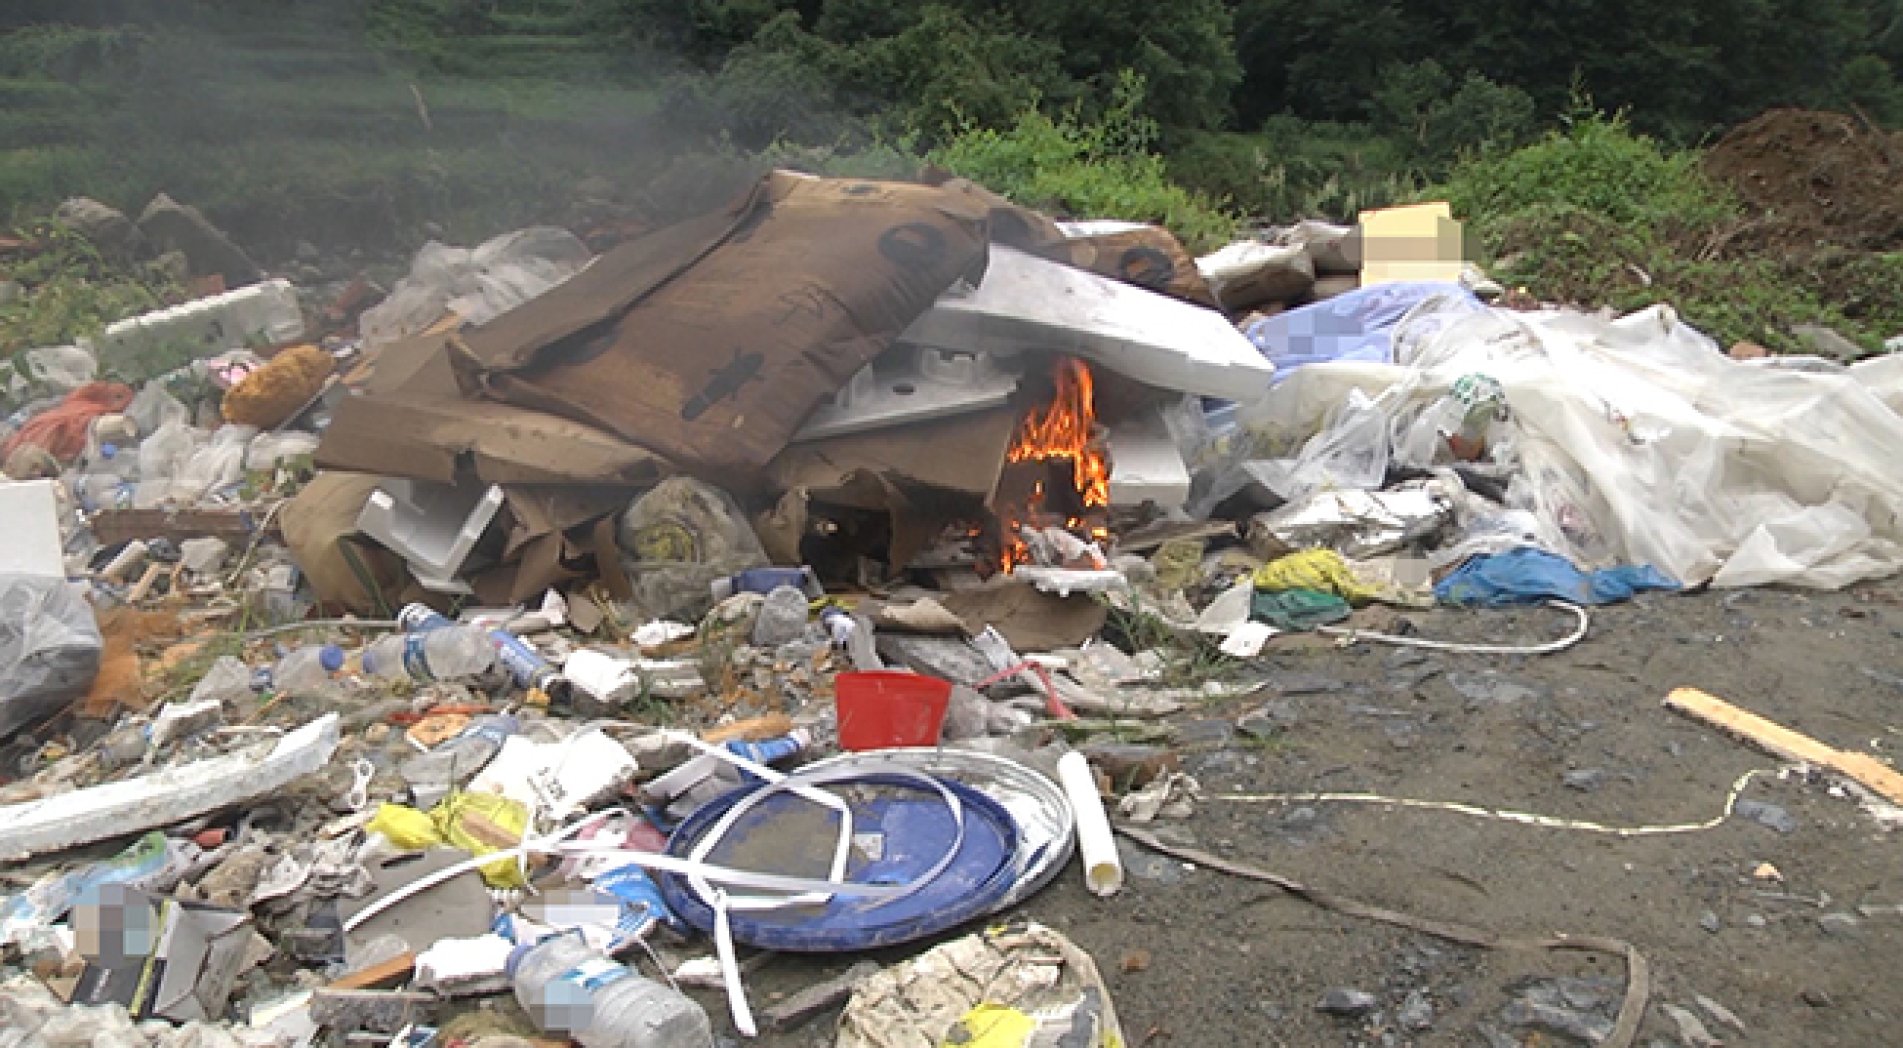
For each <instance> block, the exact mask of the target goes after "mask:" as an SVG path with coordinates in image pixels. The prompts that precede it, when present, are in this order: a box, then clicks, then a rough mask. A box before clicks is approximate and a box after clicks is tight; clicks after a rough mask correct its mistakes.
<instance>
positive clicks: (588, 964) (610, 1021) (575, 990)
mask: <svg viewBox="0 0 1903 1048" xmlns="http://www.w3.org/2000/svg"><path fill="white" fill-rule="evenodd" d="M507 971H508V974H509V981H510V982H512V983H514V984H515V999H516V1000H517V1001H518V1002H520V1003H521V1005H522V1009H523V1010H524V1011H526V1012H528V1014H529V1018H530V1019H531V1020H532V1021H533V1022H534V1023H535V1025H537V1026H538V1027H540V1028H542V1029H543V1030H545V1031H547V1032H549V1033H554V1034H561V1035H563V1036H566V1037H569V1038H571V1039H573V1040H574V1041H576V1042H577V1043H579V1044H580V1045H582V1048H712V1045H713V1043H714V1033H713V1024H712V1022H711V1021H710V1020H709V1019H708V1018H707V1012H706V1011H705V1010H704V1009H702V1008H701V1006H700V1005H698V1004H696V1003H694V1001H693V1000H691V999H689V998H688V997H686V996H684V995H682V994H681V993H680V991H678V990H675V989H673V988H672V987H669V986H666V985H664V984H662V983H658V982H655V981H654V980H652V979H649V978H646V977H645V976H643V975H641V974H640V973H639V972H637V971H635V970H634V969H632V968H629V967H627V966H626V965H624V964H621V963H620V962H619V961H615V960H613V959H611V958H609V957H607V956H606V955H604V954H602V953H600V952H599V951H597V950H595V949H594V947H591V946H589V945H588V944H587V943H585V942H583V941H582V940H581V938H580V937H579V936H575V935H556V936H553V937H551V938H547V939H543V940H542V941H541V942H538V943H532V944H525V945H522V946H518V947H516V948H515V950H514V952H512V953H511V954H510V955H509V963H508V968H507Z"/></svg>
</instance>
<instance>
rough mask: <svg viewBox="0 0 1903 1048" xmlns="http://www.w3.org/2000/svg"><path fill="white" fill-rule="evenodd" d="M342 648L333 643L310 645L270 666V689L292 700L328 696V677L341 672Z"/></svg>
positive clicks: (329, 683) (342, 661) (330, 683)
mask: <svg viewBox="0 0 1903 1048" xmlns="http://www.w3.org/2000/svg"><path fill="white" fill-rule="evenodd" d="M343 665H344V649H342V648H340V647H338V646H337V645H335V644H309V645H305V646H304V647H302V648H299V649H297V650H296V651H293V652H291V653H290V654H289V655H286V656H284V657H283V658H281V659H279V660H278V661H277V665H275V666H272V667H271V688H272V690H274V691H276V692H278V693H280V694H283V695H288V696H290V697H292V698H302V697H307V696H321V695H327V694H329V693H330V691H331V688H332V682H331V677H330V675H331V674H333V673H336V672H337V671H338V670H339V669H342V668H343Z"/></svg>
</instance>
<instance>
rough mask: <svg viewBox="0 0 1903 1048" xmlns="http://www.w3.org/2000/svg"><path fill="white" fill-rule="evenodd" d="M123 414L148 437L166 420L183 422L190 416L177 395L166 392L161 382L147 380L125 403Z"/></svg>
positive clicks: (189, 418)
mask: <svg viewBox="0 0 1903 1048" xmlns="http://www.w3.org/2000/svg"><path fill="white" fill-rule="evenodd" d="M125 415H126V417H127V418H129V419H131V420H132V422H133V424H134V425H136V426H138V427H139V432H140V434H142V435H144V436H148V437H149V436H151V435H152V434H153V433H155V432H157V431H158V429H159V427H161V426H163V425H165V424H166V423H167V422H178V423H185V422H189V421H191V417H192V413H191V412H190V411H189V410H187V409H186V407H185V405H184V404H183V403H181V402H180V401H179V399H178V398H177V397H175V396H173V395H172V394H170V393H168V392H166V390H165V383H163V382H147V383H146V384H145V385H144V386H143V387H142V388H141V389H140V390H139V392H138V393H137V394H136V395H135V396H133V398H132V403H130V404H128V405H126V409H125Z"/></svg>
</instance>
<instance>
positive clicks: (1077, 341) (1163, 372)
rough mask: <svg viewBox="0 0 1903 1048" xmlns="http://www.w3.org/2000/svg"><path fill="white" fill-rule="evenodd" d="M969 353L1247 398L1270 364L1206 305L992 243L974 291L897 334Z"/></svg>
mask: <svg viewBox="0 0 1903 1048" xmlns="http://www.w3.org/2000/svg"><path fill="white" fill-rule="evenodd" d="M899 341H901V342H907V343H914V344H917V345H921V346H937V347H940V348H944V349H958V350H966V351H969V352H974V353H996V354H1013V353H1021V352H1025V351H1044V352H1050V353H1067V354H1070V355H1072V356H1077V357H1082V358H1084V359H1085V360H1089V361H1091V362H1092V363H1096V364H1102V365H1103V366H1105V367H1107V368H1110V369H1111V370H1113V371H1116V372H1118V373H1120V374H1123V375H1125V376H1127V377H1129V378H1132V379H1135V380H1137V381H1138V382H1142V383H1145V384H1147V385H1150V386H1155V387H1157V388H1159V389H1167V390H1175V391H1179V392H1183V393H1194V394H1197V395H1199V396H1206V397H1224V398H1226V399H1229V400H1240V401H1249V400H1254V399H1256V398H1257V397H1258V396H1260V395H1261V394H1262V393H1263V392H1265V391H1266V390H1267V389H1268V388H1269V380H1270V379H1271V378H1273V377H1274V375H1275V366H1274V365H1273V364H1271V363H1269V361H1268V360H1267V359H1266V358H1264V357H1263V356H1262V354H1261V353H1260V352H1259V351H1257V350H1256V348H1255V346H1254V345H1253V344H1252V343H1250V342H1249V340H1248V339H1247V338H1245V337H1243V335H1242V333H1241V332H1239V331H1237V330H1236V329H1235V327H1234V325H1232V324H1230V323H1229V320H1228V318H1226V317H1224V316H1223V315H1222V314H1221V313H1218V312H1216V311H1215V310H1213V309H1205V308H1203V307H1201V306H1196V305H1191V304H1190V303H1188V302H1183V301H1181V300H1179V299H1174V298H1171V297H1169V296H1168V295H1160V294H1157V293H1156V292H1154V291H1146V290H1144V289H1143V288H1140V287H1136V286H1134V285H1131V284H1126V283H1124V282H1122V281H1120V280H1112V279H1110V278H1109V277H1103V276H1098V275H1097V274H1095V273H1089V272H1086V271H1084V270H1081V269H1077V268H1075V267H1072V266H1067V265H1064V264H1062V263H1059V262H1051V261H1047V260H1045V259H1041V258H1038V257H1036V256H1034V255H1030V254H1026V253H1025V252H1022V251H1018V250H1016V249H1015V248H1009V247H1002V246H999V245H996V244H993V245H992V247H991V257H990V264H989V266H988V267H987V269H986V271H985V277H984V280H983V282H982V283H980V284H979V285H978V286H977V287H976V288H970V287H968V286H965V285H962V284H961V285H957V286H954V287H953V288H952V290H950V291H947V292H946V293H945V294H943V295H941V296H939V299H938V301H937V302H936V303H934V304H933V306H932V308H931V309H928V310H926V311H925V313H924V315H922V316H920V317H919V318H918V320H916V321H914V322H913V324H912V326H911V327H909V328H907V329H906V330H905V332H904V333H902V334H901V335H900V336H899Z"/></svg>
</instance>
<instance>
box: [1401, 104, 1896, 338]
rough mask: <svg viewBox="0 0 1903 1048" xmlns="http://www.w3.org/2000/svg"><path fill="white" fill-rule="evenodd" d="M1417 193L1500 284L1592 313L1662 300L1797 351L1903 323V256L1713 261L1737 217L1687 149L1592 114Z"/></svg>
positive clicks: (1727, 332) (1713, 328) (1706, 324)
mask: <svg viewBox="0 0 1903 1048" xmlns="http://www.w3.org/2000/svg"><path fill="white" fill-rule="evenodd" d="M1423 196H1426V197H1429V198H1433V197H1442V196H1444V197H1445V198H1446V199H1448V200H1449V201H1451V202H1452V203H1453V205H1454V210H1455V213H1456V214H1457V215H1459V216H1460V217H1462V218H1463V219H1466V220H1467V221H1468V222H1469V224H1470V228H1471V229H1472V230H1473V231H1474V232H1476V233H1477V234H1478V240H1479V242H1480V244H1481V246H1482V247H1483V249H1484V251H1485V253H1486V255H1487V256H1488V257H1489V258H1491V259H1492V260H1493V262H1494V270H1495V274H1496V276H1498V277H1499V278H1500V279H1501V280H1503V281H1505V282H1508V283H1513V284H1521V285H1524V286H1526V287H1528V288H1530V289H1531V290H1532V291H1533V292H1534V293H1535V294H1536V295H1538V296H1540V297H1541V298H1544V299H1548V300H1554V301H1560V302H1566V303H1571V304H1575V305H1580V306H1584V307H1588V308H1594V307H1600V306H1607V307H1611V308H1613V309H1615V310H1619V311H1626V310H1632V309H1638V308H1641V307H1643V306H1648V305H1652V304H1654V303H1660V302H1663V303H1668V304H1670V305H1672V306H1673V307H1674V308H1676V309H1677V310H1678V312H1679V313H1680V315H1682V316H1683V317H1684V318H1685V319H1686V320H1687V321H1688V322H1689V323H1691V324H1693V325H1694V326H1696V327H1698V328H1700V329H1702V330H1704V331H1705V332H1707V333H1708V334H1710V335H1711V336H1712V337H1714V338H1716V339H1717V340H1718V341H1719V342H1721V343H1725V344H1729V343H1731V342H1735V341H1738V340H1740V339H1749V340H1751V341H1753V342H1757V343H1760V344H1762V345H1764V346H1767V347H1769V348H1771V349H1773V350H1778V351H1781V352H1794V351H1799V350H1801V349H1802V347H1801V346H1799V345H1798V344H1797V342H1796V340H1795V339H1793V338H1792V337H1791V335H1790V334H1789V332H1790V329H1791V327H1792V326H1793V325H1796V324H1805V323H1810V324H1825V325H1828V326H1830V327H1833V328H1835V329H1836V330H1838V331H1839V332H1841V333H1842V334H1843V335H1845V336H1846V337H1848V338H1850V339H1852V340H1853V341H1856V342H1858V343H1859V344H1861V345H1863V346H1864V347H1865V348H1867V349H1869V350H1871V351H1877V350H1879V349H1881V345H1882V340H1883V339H1884V338H1885V337H1886V336H1887V335H1890V334H1893V333H1895V332H1896V331H1897V330H1898V329H1903V292H1899V290H1898V288H1899V287H1903V255H1897V254H1890V255H1873V254H1858V253H1854V252H1850V253H1837V254H1817V255H1814V256H1811V257H1799V256H1780V257H1762V256H1761V257H1754V258H1718V257H1711V256H1712V254H1713V253H1712V252H1711V251H1710V250H1708V245H1709V244H1710V243H1711V242H1712V241H1713V240H1714V234H1718V233H1721V232H1723V231H1724V230H1726V229H1728V228H1731V227H1732V226H1733V224H1734V223H1736V222H1738V221H1740V217H1739V211H1738V207H1737V205H1736V203H1735V201H1734V200H1733V199H1732V197H1731V195H1730V194H1729V193H1728V192H1726V191H1725V190H1723V189H1722V188H1721V187H1718V186H1716V185H1714V184H1713V183H1711V182H1710V181H1708V180H1706V179H1705V177H1704V176H1703V175H1702V174H1700V172H1699V170H1698V167H1697V157H1696V156H1695V155H1693V154H1691V153H1684V152H1668V151H1665V150H1663V149H1661V148H1660V147H1659V146H1658V145H1657V144H1656V143H1654V142H1652V141H1651V140H1649V139H1646V138H1644V137H1642V136H1638V135H1635V134H1633V133H1632V132H1630V131H1629V130H1628V129H1627V128H1626V126H1625V124H1624V122H1623V121H1622V120H1620V119H1618V118H1617V117H1605V116H1600V115H1596V114H1595V115H1589V116H1585V117H1583V118H1577V119H1574V120H1573V121H1572V125H1571V127H1570V128H1568V129H1567V130H1565V131H1563V132H1555V133H1552V134H1549V135H1547V136H1546V137H1545V138H1544V139H1542V140H1541V141H1539V142H1537V143H1535V144H1533V145H1530V146H1527V147H1525V148H1522V149H1520V150H1517V151H1515V152H1511V153H1505V154H1498V155H1492V156H1478V157H1473V158H1470V159H1468V160H1466V161H1464V162H1463V163H1461V164H1460V165H1459V166H1458V167H1457V168H1456V170H1455V172H1454V174H1453V176H1452V177H1451V178H1450V179H1449V180H1448V182H1447V183H1446V184H1445V185H1443V186H1439V187H1435V188H1433V189H1430V190H1427V191H1426V192H1425V193H1424V194H1423Z"/></svg>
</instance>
